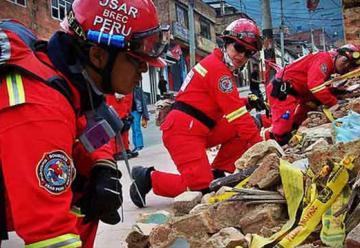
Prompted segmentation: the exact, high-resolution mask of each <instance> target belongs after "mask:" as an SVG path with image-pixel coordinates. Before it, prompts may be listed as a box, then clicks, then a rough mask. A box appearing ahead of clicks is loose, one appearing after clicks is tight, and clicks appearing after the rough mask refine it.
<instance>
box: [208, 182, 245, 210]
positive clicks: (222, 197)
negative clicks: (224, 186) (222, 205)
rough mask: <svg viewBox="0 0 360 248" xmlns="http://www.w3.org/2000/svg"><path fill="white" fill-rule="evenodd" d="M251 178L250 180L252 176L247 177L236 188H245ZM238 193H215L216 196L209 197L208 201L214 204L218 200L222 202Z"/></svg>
mask: <svg viewBox="0 0 360 248" xmlns="http://www.w3.org/2000/svg"><path fill="white" fill-rule="evenodd" d="M249 180H250V176H249V177H247V178H245V179H244V180H242V181H241V182H240V183H238V184H237V185H236V186H235V187H234V188H237V189H240V188H243V187H244V186H245V185H246V184H247V183H248V181H249ZM236 194H237V193H236V192H225V193H222V194H220V195H215V196H212V197H210V198H209V200H208V203H209V204H214V203H217V202H222V201H225V200H227V199H229V198H231V197H232V196H233V195H236Z"/></svg>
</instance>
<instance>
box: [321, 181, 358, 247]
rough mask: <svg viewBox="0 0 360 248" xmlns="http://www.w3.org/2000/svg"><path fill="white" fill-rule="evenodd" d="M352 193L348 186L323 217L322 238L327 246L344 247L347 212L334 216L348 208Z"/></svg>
mask: <svg viewBox="0 0 360 248" xmlns="http://www.w3.org/2000/svg"><path fill="white" fill-rule="evenodd" d="M350 192H351V190H350V187H349V186H348V185H346V186H345V188H344V190H343V191H342V192H341V194H340V195H339V196H338V198H336V200H335V202H334V203H333V204H332V205H331V207H330V208H328V210H326V212H325V213H324V214H323V216H322V228H321V232H320V238H321V241H322V242H323V243H324V244H326V245H327V246H330V247H339V248H340V247H343V245H344V240H345V236H346V233H345V224H344V220H345V217H346V211H344V212H343V213H341V214H340V215H338V216H334V214H335V213H337V212H338V211H341V210H343V209H344V208H346V207H347V205H348V202H349V199H350V194H351V193H350Z"/></svg>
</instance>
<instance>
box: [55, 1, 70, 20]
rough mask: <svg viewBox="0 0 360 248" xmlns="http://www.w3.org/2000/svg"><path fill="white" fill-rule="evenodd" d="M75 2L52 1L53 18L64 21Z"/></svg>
mask: <svg viewBox="0 0 360 248" xmlns="http://www.w3.org/2000/svg"><path fill="white" fill-rule="evenodd" d="M73 1H74V0H51V16H52V17H53V18H55V19H58V20H62V19H64V17H65V14H66V12H67V10H68V9H69V8H70V6H71V4H72V2H73Z"/></svg>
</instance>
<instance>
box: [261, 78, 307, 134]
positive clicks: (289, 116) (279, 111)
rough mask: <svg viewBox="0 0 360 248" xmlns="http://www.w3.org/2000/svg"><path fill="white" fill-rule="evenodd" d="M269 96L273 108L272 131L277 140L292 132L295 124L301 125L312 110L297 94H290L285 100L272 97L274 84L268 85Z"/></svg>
mask: <svg viewBox="0 0 360 248" xmlns="http://www.w3.org/2000/svg"><path fill="white" fill-rule="evenodd" d="M266 90H267V97H268V102H269V105H270V109H271V122H272V133H273V135H274V137H275V139H276V140H279V139H281V137H282V136H284V135H286V134H288V133H290V132H291V131H292V130H293V127H294V125H300V124H301V123H302V122H303V121H304V120H305V119H306V114H307V112H308V111H310V110H311V108H310V107H308V106H307V105H306V103H302V101H301V99H299V98H298V97H296V96H293V95H290V94H289V95H288V96H287V97H286V99H285V100H284V101H280V100H279V99H277V98H275V97H272V96H271V95H270V92H271V90H272V84H269V85H268V86H267V89H266Z"/></svg>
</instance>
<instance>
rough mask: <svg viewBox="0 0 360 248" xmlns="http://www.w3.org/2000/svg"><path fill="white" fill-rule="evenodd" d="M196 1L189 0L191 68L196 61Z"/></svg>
mask: <svg viewBox="0 0 360 248" xmlns="http://www.w3.org/2000/svg"><path fill="white" fill-rule="evenodd" d="M194 2H195V0H189V9H188V17H189V51H190V68H192V67H193V66H194V65H195V63H196V61H195V49H196V48H195V25H194V4H195V3H194Z"/></svg>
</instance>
